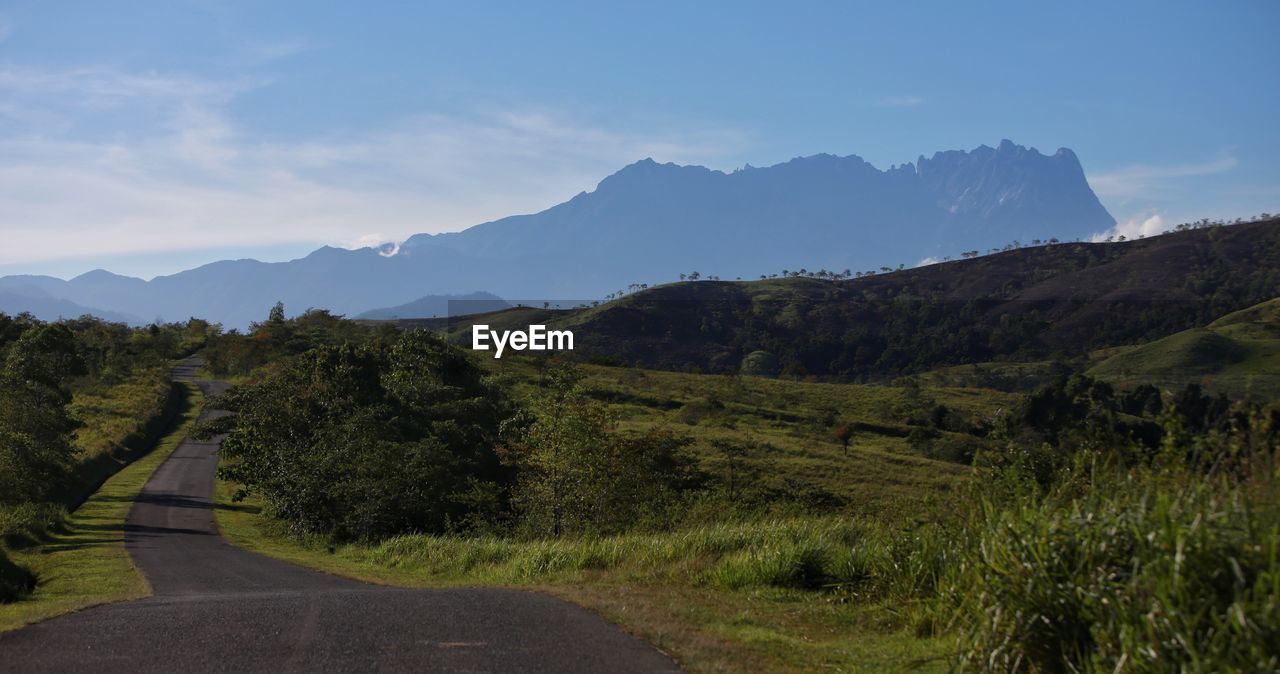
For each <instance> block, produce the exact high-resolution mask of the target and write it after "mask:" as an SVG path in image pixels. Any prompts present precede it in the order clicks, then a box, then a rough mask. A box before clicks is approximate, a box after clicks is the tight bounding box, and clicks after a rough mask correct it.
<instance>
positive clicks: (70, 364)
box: [0, 324, 85, 504]
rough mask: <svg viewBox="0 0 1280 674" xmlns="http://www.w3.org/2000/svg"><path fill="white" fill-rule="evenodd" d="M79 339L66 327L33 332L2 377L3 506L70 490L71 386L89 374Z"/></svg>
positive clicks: (16, 345) (0, 465)
mask: <svg viewBox="0 0 1280 674" xmlns="http://www.w3.org/2000/svg"><path fill="white" fill-rule="evenodd" d="M77 351H78V349H77V345H76V340H75V335H74V334H73V333H72V332H71V330H70V329H69V328H68V327H67V326H66V325H63V324H53V325H39V326H35V327H32V328H30V329H28V330H27V331H26V332H24V333H23V334H22V336H21V337H19V338H18V340H17V341H16V342H14V344H13V345H12V347H10V349H9V353H8V355H7V356H6V358H5V361H4V368H3V370H2V371H0V503H9V504H13V503H21V502H24V501H31V502H35V501H43V500H47V499H48V498H50V497H51V495H52V494H54V493H56V492H57V491H58V490H60V489H61V488H63V487H65V486H66V482H67V479H68V478H69V477H70V474H71V469H72V467H73V465H74V461H75V455H76V450H75V447H74V446H73V445H72V444H71V440H72V433H73V432H74V431H75V429H76V426H77V425H78V424H77V422H76V421H75V419H73V418H72V417H71V415H70V413H68V411H67V404H68V403H70V402H71V391H70V388H69V387H68V383H69V381H70V379H71V378H72V377H75V376H78V375H81V374H84V373H85V367H84V361H83V359H82V358H81V357H80V356H79V354H78V353H77Z"/></svg>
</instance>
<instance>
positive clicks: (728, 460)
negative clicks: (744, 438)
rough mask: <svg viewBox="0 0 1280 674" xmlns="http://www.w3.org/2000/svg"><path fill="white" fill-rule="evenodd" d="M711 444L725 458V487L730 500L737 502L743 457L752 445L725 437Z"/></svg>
mask: <svg viewBox="0 0 1280 674" xmlns="http://www.w3.org/2000/svg"><path fill="white" fill-rule="evenodd" d="M711 446H712V447H714V448H715V450H716V451H717V452H718V453H719V454H720V456H721V457H722V458H723V459H724V466H725V488H726V492H727V494H728V496H729V502H730V503H737V498H738V478H739V476H740V475H741V473H742V457H744V456H746V455H747V452H748V451H749V450H750V449H751V447H750V446H749V445H747V444H746V443H742V442H737V441H735V440H727V439H724V438H716V439H715V440H712V441H711Z"/></svg>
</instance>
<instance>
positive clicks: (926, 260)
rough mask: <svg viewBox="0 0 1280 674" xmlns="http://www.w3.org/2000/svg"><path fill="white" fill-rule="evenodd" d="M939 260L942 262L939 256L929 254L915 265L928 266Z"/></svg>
mask: <svg viewBox="0 0 1280 674" xmlns="http://www.w3.org/2000/svg"><path fill="white" fill-rule="evenodd" d="M939 262H942V258H940V257H934V256H932V255H930V256H929V257H926V258H924V259H922V260H920V261H919V262H917V263H916V264H915V266H916V267H928V266H929V265H931V264H938V263H939Z"/></svg>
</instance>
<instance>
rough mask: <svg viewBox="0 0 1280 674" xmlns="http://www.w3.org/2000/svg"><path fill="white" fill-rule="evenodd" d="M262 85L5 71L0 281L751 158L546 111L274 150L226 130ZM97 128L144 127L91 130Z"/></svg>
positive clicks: (452, 218) (372, 231) (293, 236)
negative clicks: (624, 174) (624, 171)
mask: <svg viewBox="0 0 1280 674" xmlns="http://www.w3.org/2000/svg"><path fill="white" fill-rule="evenodd" d="M268 84H269V83H267V82H263V81H228V82H223V81H210V80H201V79H195V78H188V77H182V76H172V75H166V74H158V73H129V72H120V71H116V70H111V69H99V68H94V69H80V70H68V71H40V70H21V69H14V68H8V69H0V90H4V91H6V92H8V93H10V94H11V95H10V96H9V99H10V102H9V105H8V106H7V107H6V108H3V109H0V156H4V157H5V161H4V162H2V163H0V240H3V241H4V242H5V245H4V246H3V247H0V264H12V263H17V262H31V261H35V260H54V259H68V258H79V257H85V256H105V255H113V254H123V253H147V252H158V251H165V250H184V249H185V250H189V249H196V248H213V247H224V246H245V245H273V244H282V243H290V242H299V241H316V242H325V243H332V244H338V245H348V246H358V245H371V244H377V243H381V242H385V241H397V240H402V239H404V238H406V237H407V236H409V235H411V234H414V233H417V232H440V231H449V230H456V229H461V228H463V227H466V226H469V225H472V224H475V223H477V222H483V221H486V220H491V219H495V218H499V217H502V216H505V215H510V214H512V213H523V212H532V211H536V210H541V209H543V208H546V207H548V206H550V205H552V204H554V203H556V202H558V201H562V200H564V199H566V198H568V197H570V196H572V195H573V194H576V193H577V192H579V191H582V190H585V189H591V188H592V187H594V185H595V183H596V182H597V181H599V179H600V178H601V177H603V176H604V175H607V174H608V173H610V172H612V171H614V170H616V169H618V168H619V167H621V166H622V165H623V164H625V163H628V162H631V161H634V160H636V159H639V158H642V157H646V156H652V157H654V158H656V159H659V160H662V161H676V162H707V161H710V160H714V159H715V158H716V157H719V156H727V155H728V154H729V153H732V152H735V151H737V150H739V149H740V148H741V146H742V144H743V142H744V141H743V138H742V137H741V136H740V135H739V134H736V133H734V132H731V131H724V130H714V129H713V130H707V131H703V132H694V133H686V134H664V133H632V132H623V131H617V130H612V129H607V128H601V127H599V126H595V125H589V124H584V123H581V122H579V121H577V120H575V119H573V118H572V117H571V116H569V115H566V114H564V113H561V112H559V111H555V110H520V111H512V110H503V111H477V112H475V113H473V114H466V115H442V114H424V115H420V116H417V117H413V118H408V119H403V120H400V121H399V122H397V123H395V124H391V125H388V126H386V127H384V128H378V129H373V130H368V131H364V132H356V133H349V134H346V135H329V136H324V137H314V138H309V139H302V140H297V141H289V142H281V141H275V140H270V139H262V138H257V137H255V136H254V135H253V134H252V133H251V131H250V130H248V129H246V128H243V127H242V126H241V125H240V124H238V123H237V121H236V119H235V118H234V117H233V116H232V115H231V113H230V107H231V106H230V105H229V104H230V103H231V102H232V101H233V100H235V98H236V97H237V96H238V95H240V94H241V93H242V92H244V91H247V90H250V89H252V88H254V87H259V86H266V85H268ZM103 118H105V119H108V120H110V119H126V120H136V119H138V118H144V121H145V123H143V124H141V126H139V127H138V128H128V127H127V126H120V127H118V128H117V127H115V126H111V125H108V126H106V127H105V128H98V126H93V128H89V129H86V126H87V125H90V124H91V123H92V124H98V122H97V121H96V120H99V119H103ZM89 120H92V122H91V121H89ZM121 124H124V123H123V122H122V123H121Z"/></svg>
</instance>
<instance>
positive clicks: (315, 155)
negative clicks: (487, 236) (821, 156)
mask: <svg viewBox="0 0 1280 674" xmlns="http://www.w3.org/2000/svg"><path fill="white" fill-rule="evenodd" d="M977 5H981V6H980V7H978V6H977ZM1278 28H1280V3H1277V2H1274V0H1254V1H1249V0H1241V1H1239V2H1228V3H1206V2H1177V1H1173V2H1170V1H1165V2H1124V3H1114V2H1097V3H1094V2H1079V3H1025V2H1008V3H1000V2H989V3H955V2H919V3H901V2H887V1H886V2H877V3H862V2H802V1H797V2H789V3H776V2H775V3H763V2H762V3H754V2H741V1H739V2H665V1H651V2H645V3H627V4H625V5H624V4H623V3H601V2H598V1H592V2H554V3H553V2H547V3H543V2H539V3H527V2H524V3H516V2H510V3H498V2H479V1H477V2H450V3H433V2H394V3H393V2H387V3H381V2H361V3H349V2H348V3H337V2H332V3H330V2H316V1H308V2H291V1H283V0H280V1H275V2H222V1H220V0H163V1H161V0H156V1H154V2H128V1H117V2H111V3H103V2H89V1H85V2H54V1H48V2H46V1H39V2H36V1H24V0H0V274H13V273H43V274H51V275H54V276H60V277H63V278H68V277H71V276H74V275H76V274H79V273H82V272H84V271H88V270H91V269H94V268H107V269H110V270H112V271H115V272H118V273H126V274H130V275H136V276H141V277H143V278H150V277H152V276H155V275H157V274H167V273H173V272H176V271H179V270H181V269H185V268H190V267H193V266H197V265H199V264H202V263H205V262H210V261H213V260H217V259H225V258H241V257H253V258H257V259H263V260H285V259H291V258H294V257H300V256H302V255H304V254H306V253H307V252H308V251H310V250H312V249H314V248H316V247H318V246H320V245H338V246H346V247H356V246H362V245H372V244H376V243H381V242H387V241H398V240H403V239H405V238H407V237H408V236H409V235H411V234H414V233H417V232H442V231H455V230H459V229H463V228H465V227H467V226H470V225H473V224H477V223H480V222H484V221H488V220H493V219H496V218H500V217H503V216H506V215H512V214H516V213H528V212H536V211H540V210H542V209H544V208H547V207H549V206H552V205H554V204H556V203H559V202H562V201H565V200H567V199H568V198H570V197H572V196H573V195H575V194H577V193H578V192H581V191H584V190H591V189H593V188H594V186H595V185H596V184H597V183H598V182H599V181H600V180H601V179H602V178H604V177H605V176H607V175H608V174H610V173H612V172H614V171H616V170H618V169H619V168H621V167H622V166H624V165H626V164H629V163H631V162H634V161H636V160H638V159H641V158H645V157H652V158H654V159H656V160H658V161H663V162H665V161H672V162H677V163H693V164H701V165H704V166H709V167H712V168H717V169H722V170H731V169H733V168H736V167H740V166H742V165H744V164H747V163H750V164H752V165H755V166H767V165H770V164H774V163H778V162H782V161H786V160H788V159H791V158H793V157H796V156H804V155H810V154H815V153H819V152H828V153H833V154H840V155H846V154H857V155H859V156H861V157H863V158H865V159H866V160H868V161H870V162H871V163H872V164H874V165H876V166H878V167H880V168H888V167H889V166H890V165H893V164H902V163H905V162H909V161H914V160H915V159H916V158H917V157H918V156H919V155H921V154H925V155H931V154H932V153H933V152H935V151H938V150H944V149H971V148H974V147H977V146H978V145H981V144H987V145H993V146H994V145H996V144H997V143H999V142H1000V140H1001V139H1004V138H1008V139H1011V140H1013V141H1015V142H1017V143H1020V144H1023V145H1027V146H1032V147H1036V148H1038V149H1040V150H1041V151H1043V152H1045V153H1051V152H1053V151H1055V150H1056V149H1057V148H1059V147H1069V148H1071V149H1073V150H1074V151H1075V152H1076V153H1077V155H1078V156H1079V157H1080V160H1081V162H1082V164H1083V166H1084V169H1085V172H1086V175H1087V177H1088V179H1089V181H1090V184H1091V185H1092V186H1093V188H1094V190H1095V192H1096V193H1097V194H1098V196H1099V198H1100V199H1101V200H1102V202H1103V204H1104V205H1105V206H1106V207H1107V208H1108V210H1110V211H1111V213H1112V215H1113V216H1115V218H1116V219H1117V220H1118V221H1120V225H1119V226H1118V233H1124V234H1129V235H1133V234H1138V233H1146V234H1152V233H1156V232H1158V231H1160V230H1162V229H1165V228H1169V227H1172V226H1173V225H1175V224H1177V223H1179V222H1183V221H1188V220H1195V219H1199V218H1202V217H1210V218H1219V217H1221V218H1235V217H1240V216H1249V215H1253V214H1256V213H1259V212H1262V211H1270V212H1277V211H1280V125H1277V124H1276V122H1275V116H1276V111H1277V110H1280V40H1276V39H1275V33H1276V30H1277V29H1278Z"/></svg>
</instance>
